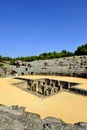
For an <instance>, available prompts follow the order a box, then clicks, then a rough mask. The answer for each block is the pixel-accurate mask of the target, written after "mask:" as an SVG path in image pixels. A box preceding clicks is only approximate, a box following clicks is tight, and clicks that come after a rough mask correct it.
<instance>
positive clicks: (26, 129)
mask: <svg viewBox="0 0 87 130" xmlns="http://www.w3.org/2000/svg"><path fill="white" fill-rule="evenodd" d="M20 108H21V109H22V108H23V109H22V111H19V110H20ZM0 130H87V123H86V122H79V123H76V124H73V125H71V124H67V123H65V122H64V121H62V120H61V119H59V118H54V117H47V118H45V119H43V120H41V118H40V115H38V114H34V113H30V112H26V111H24V107H18V106H14V105H13V106H11V107H7V106H3V105H0Z"/></svg>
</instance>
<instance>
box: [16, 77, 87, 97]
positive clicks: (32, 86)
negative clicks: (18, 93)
mask: <svg viewBox="0 0 87 130" xmlns="http://www.w3.org/2000/svg"><path fill="white" fill-rule="evenodd" d="M16 78H17V77H16ZM17 79H20V80H22V82H20V83H15V84H14V85H15V86H16V87H18V88H20V89H23V90H24V91H27V92H29V93H32V94H34V95H37V96H39V97H44V98H45V97H49V96H51V95H54V94H58V93H59V92H61V91H66V92H71V93H75V94H80V95H84V96H87V90H85V89H81V88H79V87H77V85H79V83H75V82H68V81H60V80H54V79H48V78H42V79H26V78H17Z"/></svg>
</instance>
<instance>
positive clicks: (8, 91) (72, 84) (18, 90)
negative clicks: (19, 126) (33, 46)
mask: <svg viewBox="0 0 87 130" xmlns="http://www.w3.org/2000/svg"><path fill="white" fill-rule="evenodd" d="M76 58H77V57H76ZM82 58H83V60H82ZM70 59H72V58H70ZM78 59H80V60H79V62H78V61H77V60H76V59H75V62H74V64H75V67H77V68H79V70H80V69H81V70H80V71H79V73H78V75H79V76H78V75H74V74H75V73H74V74H72V72H73V71H72V70H74V69H76V68H74V65H71V64H70V63H72V61H70V60H69V58H68V60H67V62H63V60H64V61H65V60H66V59H64V58H63V59H62V60H61V61H62V62H61V64H62V65H60V66H58V64H59V62H60V61H58V60H57V59H54V60H52V61H51V60H45V61H44V60H43V61H39V63H40V64H39V63H38V61H33V62H30V63H28V65H27V66H28V67H27V68H28V69H26V66H22V65H21V66H19V67H14V66H13V68H12V67H11V69H12V70H11V69H10V70H8V73H7V76H5V77H4V76H2V77H1V78H0V104H4V105H6V106H9V107H10V106H12V105H19V106H24V107H25V108H26V111H27V112H31V113H36V114H39V115H40V117H41V119H44V118H46V117H49V116H50V117H55V118H60V119H62V120H63V121H64V122H67V123H71V124H74V123H76V122H87V79H86V77H85V78H83V77H82V75H86V74H87V73H86V69H87V64H86V59H87V56H85V58H84V57H78ZM80 61H81V63H80ZM82 61H83V62H82ZM84 61H85V62H84ZM17 62H18V61H17ZM35 62H36V63H35ZM45 62H47V65H45V67H44V63H45ZM54 62H55V63H54ZM48 63H49V64H48ZM30 64H31V66H32V67H30ZM53 64H55V66H54V68H56V70H57V69H58V68H59V67H61V68H62V75H61V74H55V69H54V70H52V69H53ZM56 64H57V66H58V68H57V66H56ZM66 64H67V65H66ZM38 65H39V66H38ZM64 67H66V69H68V68H70V67H71V68H72V69H71V72H70V75H67V74H66V73H67V72H66V71H65V73H64V72H63V71H64V69H65V68H64ZM41 68H45V69H42V73H37V72H38V71H37V70H40V69H41ZM61 68H60V69H61ZM34 69H35V71H34ZM82 69H83V70H82ZM32 70H33V73H31V72H32ZM49 70H52V71H53V74H52V73H51V74H50V73H49V72H48V71H49ZM84 70H85V71H84ZM13 71H14V72H17V73H12V72H13ZM25 72H27V74H26V73H25ZM29 72H30V73H29ZM39 72H40V71H39ZM46 72H47V73H46ZM58 73H59V72H58ZM81 74H82V75H81ZM65 75H67V76H65ZM72 75H73V76H72ZM39 83H41V84H40V87H39Z"/></svg>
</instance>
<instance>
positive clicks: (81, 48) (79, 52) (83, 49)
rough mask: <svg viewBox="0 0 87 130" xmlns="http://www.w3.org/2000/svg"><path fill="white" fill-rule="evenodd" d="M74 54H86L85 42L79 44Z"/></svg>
mask: <svg viewBox="0 0 87 130" xmlns="http://www.w3.org/2000/svg"><path fill="white" fill-rule="evenodd" d="M74 55H87V44H84V45H81V46H79V47H78V48H77V50H76V51H75V53H74Z"/></svg>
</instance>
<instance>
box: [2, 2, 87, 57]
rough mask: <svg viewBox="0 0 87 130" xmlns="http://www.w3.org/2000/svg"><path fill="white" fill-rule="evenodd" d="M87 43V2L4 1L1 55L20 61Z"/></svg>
mask: <svg viewBox="0 0 87 130" xmlns="http://www.w3.org/2000/svg"><path fill="white" fill-rule="evenodd" d="M85 43H87V0H0V55H3V56H10V57H17V56H31V55H39V54H40V53H43V52H52V51H57V52H60V51H61V50H67V51H72V52H73V51H75V50H76V48H77V47H78V46H80V45H82V44H85Z"/></svg>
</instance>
